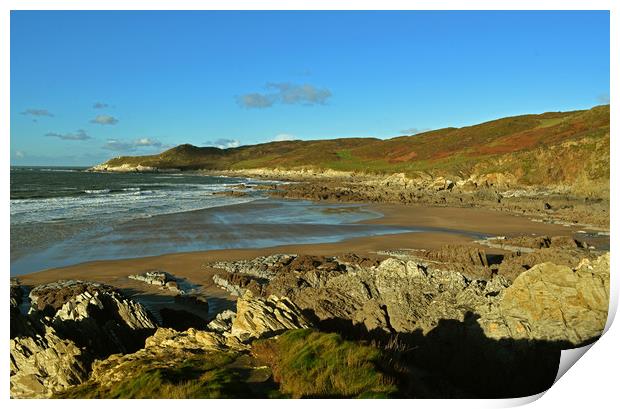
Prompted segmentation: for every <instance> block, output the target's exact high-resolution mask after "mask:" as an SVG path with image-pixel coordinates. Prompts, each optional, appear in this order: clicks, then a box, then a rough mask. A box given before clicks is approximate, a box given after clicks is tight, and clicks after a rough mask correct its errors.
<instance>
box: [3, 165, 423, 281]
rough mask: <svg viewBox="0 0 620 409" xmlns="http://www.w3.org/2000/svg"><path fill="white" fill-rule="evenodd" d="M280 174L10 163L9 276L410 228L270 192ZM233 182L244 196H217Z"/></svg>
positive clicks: (353, 209) (349, 208)
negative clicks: (105, 170)
mask: <svg viewBox="0 0 620 409" xmlns="http://www.w3.org/2000/svg"><path fill="white" fill-rule="evenodd" d="M273 183H274V181H265V180H256V179H250V178H243V177H225V176H205V175H201V174H194V173H98V172H87V171H86V168H74V167H12V168H11V206H10V207H11V219H10V224H11V275H20V274H26V273H30V272H34V271H39V270H43V269H48V268H53V267H62V266H67V265H73V264H77V263H82V262H86V261H94V260H110V259H121V258H132V257H143V256H154V255H160V254H167V253H175V252H185V251H202V250H212V249H227V248H259V247H270V246H276V245H283V244H306V243H319V242H336V241H341V240H344V239H347V238H353V237H360V236H369V235H378V234H391V233H400V232H406V231H411V229H408V228H402V227H399V226H381V225H376V224H360V223H359V222H361V221H364V220H369V219H374V218H379V217H381V216H382V215H381V214H380V213H378V212H376V211H373V210H371V209H369V208H367V207H366V206H363V205H351V204H348V205H347V204H343V205H333V204H317V203H312V202H310V201H306V200H281V199H272V198H270V197H269V196H268V194H267V192H266V190H265V189H260V185H265V184H273ZM241 184H243V185H244V187H243V188H239V185H241ZM231 190H236V191H242V192H244V193H245V195H243V196H227V195H219V194H215V195H214V193H218V192H225V191H231Z"/></svg>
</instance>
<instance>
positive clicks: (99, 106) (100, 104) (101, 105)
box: [93, 102, 110, 109]
mask: <svg viewBox="0 0 620 409" xmlns="http://www.w3.org/2000/svg"><path fill="white" fill-rule="evenodd" d="M109 106H110V105H108V104H106V103H105V102H95V103H94V104H93V108H95V109H104V108H107V107H109Z"/></svg>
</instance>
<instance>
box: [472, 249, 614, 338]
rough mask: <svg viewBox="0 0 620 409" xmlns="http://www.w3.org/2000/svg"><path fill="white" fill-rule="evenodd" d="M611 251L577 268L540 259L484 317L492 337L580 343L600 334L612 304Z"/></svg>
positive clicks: (584, 262)
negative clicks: (488, 316) (493, 313)
mask: <svg viewBox="0 0 620 409" xmlns="http://www.w3.org/2000/svg"><path fill="white" fill-rule="evenodd" d="M609 269H610V266H609V253H607V254H605V255H603V256H600V257H599V258H597V259H596V260H594V261H590V260H588V259H584V260H583V261H582V262H581V263H580V264H579V265H578V266H577V267H576V268H574V269H573V268H570V267H567V266H562V265H557V264H553V263H542V264H538V265H536V266H534V267H532V268H531V269H529V270H528V271H526V272H525V273H523V274H521V275H520V276H519V277H517V279H516V280H515V281H514V283H513V284H512V285H511V286H510V287H509V288H507V289H506V290H505V291H504V292H503V294H502V297H501V300H500V301H499V305H498V307H497V314H498V315H499V317H497V318H495V319H490V320H488V321H485V325H484V326H483V327H484V328H485V332H486V333H487V334H488V335H489V336H490V337H492V338H510V339H530V340H539V341H553V342H559V343H564V344H567V345H582V344H584V343H587V342H591V341H592V340H594V339H596V338H598V337H599V336H600V335H601V334H602V332H603V329H604V328H605V323H606V321H607V312H608V308H609V271H610V270H609Z"/></svg>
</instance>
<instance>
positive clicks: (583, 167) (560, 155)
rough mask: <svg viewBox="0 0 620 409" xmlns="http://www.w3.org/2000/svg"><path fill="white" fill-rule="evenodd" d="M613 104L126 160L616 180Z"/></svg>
mask: <svg viewBox="0 0 620 409" xmlns="http://www.w3.org/2000/svg"><path fill="white" fill-rule="evenodd" d="M609 121H610V111H609V105H602V106H597V107H594V108H592V109H589V110H583V111H572V112H547V113H544V114H540V115H522V116H515V117H508V118H502V119H498V120H494V121H490V122H485V123H482V124H479V125H474V126H468V127H463V128H445V129H438V130H434V131H430V132H425V133H422V134H418V135H414V136H400V137H395V138H391V139H387V140H380V139H374V138H347V139H331V140H316V141H285V142H270V143H265V144H260V145H252V146H241V147H238V148H230V149H218V148H213V147H204V148H200V147H196V146H192V145H180V146H177V147H175V148H172V149H169V150H167V151H165V152H162V153H161V154H159V155H151V156H138V157H128V156H126V157H120V158H114V159H112V160H110V161H108V162H106V165H107V166H109V167H115V166H120V165H123V164H127V165H132V166H137V165H142V166H152V167H157V168H177V169H182V170H196V169H210V170H218V169H221V170H223V169H253V168H283V169H302V168H305V169H307V168H314V169H333V170H342V171H361V172H367V173H383V174H386V173H400V172H402V173H405V174H409V175H415V174H418V173H419V172H425V173H430V174H433V175H438V174H442V175H456V176H466V175H469V174H471V173H477V174H483V173H491V172H499V173H502V172H503V173H510V174H512V175H514V176H515V177H516V178H517V179H518V180H519V181H520V182H522V183H524V184H534V185H535V184H547V183H550V182H554V181H559V182H568V183H577V182H579V181H580V180H583V181H592V180H596V181H605V180H606V181H608V180H609Z"/></svg>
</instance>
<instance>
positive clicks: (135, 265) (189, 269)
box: [15, 204, 576, 298]
mask: <svg viewBox="0 0 620 409" xmlns="http://www.w3.org/2000/svg"><path fill="white" fill-rule="evenodd" d="M368 208H369V210H371V211H378V212H380V213H381V214H382V215H383V216H382V217H380V218H375V219H370V220H364V221H361V222H358V224H366V225H368V224H390V225H401V226H404V227H412V226H416V227H430V228H439V229H451V230H452V231H443V232H442V231H435V232H410V233H397V234H386V235H377V236H364V237H357V238H351V239H346V240H343V241H339V242H332V243H313V244H286V245H279V246H271V247H263V248H251V247H249V248H236V249H220V250H204V251H191V252H174V253H166V254H161V255H156V256H148V257H136V258H125V259H117V260H92V261H87V262H84V263H79V264H73V265H69V266H66V267H57V268H50V269H46V270H41V271H37V272H32V273H27V274H23V275H19V276H15V277H17V278H18V279H19V280H20V282H22V283H24V284H25V285H37V284H42V283H46V282H51V281H55V280H59V279H80V280H94V281H101V282H104V283H106V284H110V285H114V286H117V287H119V288H125V289H133V290H136V289H137V290H140V291H146V292H149V291H152V289H150V288H147V289H145V288H137V287H139V286H137V284H136V282H135V281H133V280H129V279H128V278H127V276H128V275H129V274H135V273H140V272H145V271H149V270H163V271H168V272H170V273H171V274H174V275H175V276H178V277H182V278H185V279H188V280H190V281H192V282H194V283H196V284H199V285H201V286H202V287H203V290H205V291H206V292H207V293H211V292H213V294H214V295H217V296H227V293H225V292H224V291H223V290H220V289H219V288H217V286H215V284H214V283H213V281H212V279H211V278H212V276H213V274H214V273H215V271H216V269H214V268H211V267H206V266H205V264H207V263H212V262H216V261H230V260H240V259H248V258H254V257H258V256H261V255H268V254H275V253H288V254H308V255H323V256H330V255H341V254H345V253H357V254H360V255H368V254H373V255H374V256H377V255H379V254H377V253H378V252H379V253H380V252H382V251H390V250H397V249H427V250H429V249H437V248H439V247H441V246H442V245H444V244H467V243H470V244H471V243H472V241H473V240H472V237H471V236H468V235H466V234H465V232H477V233H484V234H488V235H497V236H500V235H502V236H515V235H531V234H535V235H548V236H560V235H570V236H574V235H575V234H576V229H575V228H574V227H567V226H562V225H557V224H547V223H540V222H534V221H531V220H529V218H527V217H524V216H513V215H507V214H505V213H502V212H498V211H493V210H484V209H478V208H452V207H432V206H417V205H416V206H412V205H394V204H378V205H376V204H371V205H368ZM187 213H191V212H187ZM456 230H461V231H463V234H459V233H457V232H456ZM488 251H490V252H496V253H501V250H498V249H489V250H488ZM220 291H221V292H220ZM225 298H226V297H225Z"/></svg>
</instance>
